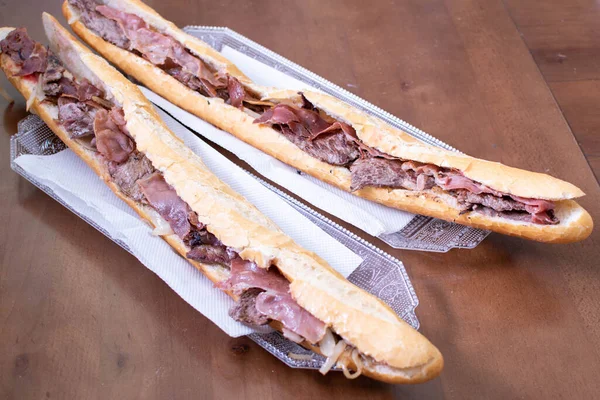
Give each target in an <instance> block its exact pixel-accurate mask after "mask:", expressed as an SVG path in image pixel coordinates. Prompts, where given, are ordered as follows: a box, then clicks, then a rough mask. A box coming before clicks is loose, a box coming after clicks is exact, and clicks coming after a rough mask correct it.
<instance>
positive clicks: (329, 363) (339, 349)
mask: <svg viewBox="0 0 600 400" xmlns="http://www.w3.org/2000/svg"><path fill="white" fill-rule="evenodd" d="M344 350H346V343H345V342H344V341H343V340H340V341H339V342H337V344H336V345H335V348H334V349H333V353H332V354H331V356H329V357H327V360H326V361H325V363H324V364H323V366H322V367H321V368H320V369H319V372H320V373H321V374H323V375H325V374H326V373H328V372H329V370H330V369H331V368H333V366H334V365H335V363H336V362H337V360H338V358H340V356H341V355H342V353H343V352H344Z"/></svg>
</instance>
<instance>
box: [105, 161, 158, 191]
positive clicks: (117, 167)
mask: <svg viewBox="0 0 600 400" xmlns="http://www.w3.org/2000/svg"><path fill="white" fill-rule="evenodd" d="M154 171H155V169H154V167H153V166H152V163H151V162H150V160H148V158H147V157H146V156H144V155H143V154H141V153H138V152H134V153H133V154H131V156H130V157H129V158H128V159H127V161H126V162H124V163H121V164H119V163H115V162H109V163H108V173H109V174H110V176H111V178H112V180H113V182H114V183H116V184H117V186H119V188H120V189H121V191H122V192H123V193H124V194H125V195H126V196H128V197H130V198H131V199H133V200H135V201H139V202H143V201H145V197H144V193H143V192H142V190H141V188H140V186H139V185H138V184H137V181H138V180H140V179H145V178H147V177H148V176H150V175H151V174H152V173H153V172H154Z"/></svg>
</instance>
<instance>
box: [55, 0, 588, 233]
mask: <svg viewBox="0 0 600 400" xmlns="http://www.w3.org/2000/svg"><path fill="white" fill-rule="evenodd" d="M102 2H103V3H104V4H106V5H108V6H110V7H113V8H115V9H118V10H121V11H125V12H128V13H132V14H136V15H138V16H139V17H141V18H142V19H144V20H145V21H146V22H147V23H148V24H149V25H150V26H152V27H153V28H155V29H157V30H159V31H161V32H163V33H166V34H168V35H170V36H172V37H173V38H175V39H176V40H178V41H179V42H181V43H182V44H183V45H184V46H185V47H186V48H187V49H188V50H190V51H191V52H192V53H193V54H195V55H197V56H199V57H200V58H202V60H203V61H205V62H207V63H208V64H209V65H211V66H212V67H213V68H215V69H216V70H218V71H222V72H226V73H228V74H230V75H232V76H234V77H236V78H237V79H238V80H240V82H241V83H242V84H243V85H244V86H246V87H247V88H249V89H251V90H252V91H253V92H255V93H257V94H259V95H261V96H262V98H263V99H265V100H267V99H290V98H294V97H297V93H295V92H294V91H289V90H279V89H274V88H267V87H261V86H258V85H256V84H254V83H252V82H251V81H250V80H249V79H248V78H247V77H246V76H245V75H243V74H242V73H241V72H240V71H239V70H238V69H237V67H235V65H233V64H232V63H231V62H229V61H228V60H227V59H225V58H224V57H223V56H222V55H221V54H219V53H218V52H216V51H215V50H214V49H212V48H211V47H210V46H209V45H207V44H206V43H204V42H202V41H201V40H199V39H197V38H195V37H193V36H191V35H188V34H186V33H185V32H183V31H182V30H180V29H178V28H177V27H176V26H175V25H174V24H172V23H171V22H169V21H167V20H165V19H164V18H162V17H161V16H160V15H158V14H157V13H156V12H155V11H154V10H153V9H151V8H150V7H148V6H147V5H145V4H144V3H142V2H141V1H138V0H104V1H102ZM63 13H64V15H65V17H66V18H67V19H68V21H69V24H70V25H71V27H72V29H73V30H74V31H75V32H76V33H77V35H79V36H80V37H81V38H82V39H83V40H84V41H86V42H87V43H88V44H89V45H90V46H92V47H93V48H94V49H96V50H97V51H98V52H99V53H100V54H102V55H103V56H104V57H106V58H107V59H108V60H109V61H111V62H112V63H113V64H115V65H116V66H118V67H119V68H120V69H122V70H123V71H125V72H126V73H127V74H129V75H131V76H133V77H135V78H136V79H137V80H139V81H140V82H142V83H143V84H144V85H146V86H147V87H148V88H150V89H151V90H153V91H154V92H156V93H158V94H159V95H161V96H162V97H164V98H166V99H168V100H169V101H171V102H173V103H174V104H176V105H177V106H179V107H181V108H183V109H185V110H187V111H189V112H191V113H193V114H195V115H197V116H199V117H201V118H203V119H205V120H206V121H208V122H210V123H212V124H213V125H215V126H217V127H219V128H221V129H223V130H225V131H228V132H230V133H232V134H233V135H235V136H236V137H238V138H240V139H242V140H244V141H245V142H247V143H249V144H251V145H253V146H254V147H256V148H259V149H261V150H262V151H264V152H266V153H267V154H269V155H271V156H273V157H275V158H277V159H279V160H281V161H283V162H285V163H287V164H289V165H291V166H293V167H294V168H297V169H299V170H302V171H304V172H306V173H308V174H310V175H312V176H314V177H316V178H319V179H321V180H323V181H325V182H327V183H329V184H332V185H334V186H336V187H338V188H340V189H343V190H346V191H349V192H350V191H351V190H350V181H351V177H350V171H349V170H348V169H347V168H345V167H339V166H332V165H330V164H327V163H325V162H322V161H320V160H318V159H316V158H313V157H312V156H310V155H309V154H308V153H306V152H304V151H303V150H301V149H300V148H298V147H297V146H296V145H294V144H293V143H291V142H290V141H289V140H287V139H286V138H285V137H284V136H283V135H282V134H280V133H279V132H278V131H276V130H275V129H272V128H271V127H269V126H265V125H259V124H254V123H253V121H254V118H253V117H251V116H249V115H248V114H246V113H244V112H243V111H241V110H239V109H237V108H235V107H232V106H230V105H228V104H225V103H224V102H223V101H222V100H220V99H214V98H207V97H205V96H202V95H201V94H199V93H198V92H196V91H193V90H191V89H189V88H188V87H187V86H185V85H184V84H182V83H180V82H179V81H177V80H176V79H175V78H173V77H171V76H170V75H168V74H166V73H165V72H163V71H162V70H161V69H160V68H158V67H156V66H154V65H153V64H151V63H150V62H148V61H146V60H145V59H144V58H142V57H139V56H136V55H135V54H133V53H131V52H129V51H126V50H123V49H121V48H119V47H117V46H114V45H113V44H111V43H109V42H107V41H105V40H103V39H102V38H101V37H99V36H98V35H96V34H95V33H94V32H92V31H91V30H89V29H87V28H86V27H85V25H84V24H83V23H82V22H81V21H79V20H78V17H79V15H78V12H77V10H75V9H73V8H72V7H71V6H70V5H69V4H68V3H67V1H65V2H64V4H63ZM304 95H305V96H306V97H307V99H308V100H309V101H311V102H312V103H313V104H314V105H315V106H317V107H318V108H320V109H321V110H323V111H325V112H327V113H328V114H329V115H331V116H332V117H334V118H337V119H339V120H341V121H343V122H346V123H348V124H350V125H351V126H353V127H354V129H355V130H356V132H357V134H358V137H359V138H360V139H361V140H362V141H363V142H364V143H365V144H367V145H368V146H371V147H373V148H376V149H378V150H380V151H382V152H384V153H388V154H390V155H393V156H396V157H399V158H402V159H407V160H415V161H419V162H423V163H431V164H435V165H438V166H441V167H445V168H456V169H458V170H460V171H462V172H463V174H464V175H465V176H467V177H468V178H471V179H473V180H475V181H477V182H480V183H483V184H485V185H487V186H489V187H491V188H492V189H495V190H497V191H500V192H503V193H508V194H513V195H516V196H521V197H526V198H539V199H545V200H553V201H556V208H555V214H556V216H557V217H558V218H559V220H560V223H559V224H557V225H540V224H534V223H527V222H521V221H514V220H509V219H506V218H501V217H490V216H486V215H483V214H480V213H477V212H470V213H463V214H461V212H460V210H459V209H458V208H457V207H455V205H454V204H456V203H455V201H456V200H455V199H454V198H453V197H452V196H450V195H447V194H445V193H443V192H442V191H440V190H435V189H433V190H423V191H411V190H402V189H387V188H375V187H367V188H364V189H361V190H357V191H355V192H353V193H354V194H355V195H357V196H360V197H363V198H366V199H369V200H373V201H376V202H379V203H381V204H384V205H387V206H390V207H395V208H399V209H402V210H406V211H410V212H413V213H418V214H423V215H428V216H432V217H436V218H440V219H444V220H447V221H451V222H456V223H459V224H464V225H470V226H473V227H477V228H482V229H489V230H493V231H496V232H500V233H504V234H508V235H512V236H518V237H523V238H527V239H532V240H537V241H542V242H549V243H568V242H574V241H579V240H583V239H585V238H586V237H588V236H589V234H590V233H591V231H592V229H593V221H592V218H591V216H590V215H589V213H588V212H587V211H586V210H584V209H583V208H582V207H581V206H580V205H579V204H577V203H576V202H574V201H572V200H571V199H573V198H576V197H580V196H583V195H584V193H583V192H582V191H581V190H580V189H579V188H577V187H576V186H574V185H572V184H570V183H568V182H565V181H562V180H560V179H556V178H553V177H551V176H549V175H545V174H540V173H534V172H529V171H525V170H521V169H517V168H512V167H508V166H505V165H502V164H500V163H495V162H490V161H485V160H480V159H476V158H473V157H469V156H466V155H463V154H459V153H455V152H451V151H447V150H444V149H440V148H437V147H433V146H429V145H426V144H424V143H422V142H420V141H418V140H416V139H415V138H413V137H411V136H410V135H408V134H407V133H405V132H403V131H401V130H399V129H396V128H394V127H392V126H390V125H389V124H387V123H385V122H384V121H382V120H380V119H378V118H376V117H373V116H370V115H368V114H365V113H363V112H361V111H359V110H357V109H356V108H354V107H351V106H349V105H348V104H346V103H343V102H341V101H340V100H338V99H335V98H333V97H331V96H329V95H325V94H322V93H316V92H311V91H305V92H304Z"/></svg>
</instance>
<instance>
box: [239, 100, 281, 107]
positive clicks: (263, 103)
mask: <svg viewBox="0 0 600 400" xmlns="http://www.w3.org/2000/svg"><path fill="white" fill-rule="evenodd" d="M244 103H248V104H253V105H255V106H274V105H275V103H273V102H271V101H264V100H254V99H250V100H248V99H244Z"/></svg>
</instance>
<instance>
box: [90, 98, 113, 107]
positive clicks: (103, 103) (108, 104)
mask: <svg viewBox="0 0 600 400" xmlns="http://www.w3.org/2000/svg"><path fill="white" fill-rule="evenodd" d="M92 100H94V101H95V102H96V103H98V104H100V105H101V106H102V107H105V108H108V109H111V108H113V103H111V102H110V101H108V100H106V99H103V98H102V97H98V96H92Z"/></svg>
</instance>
